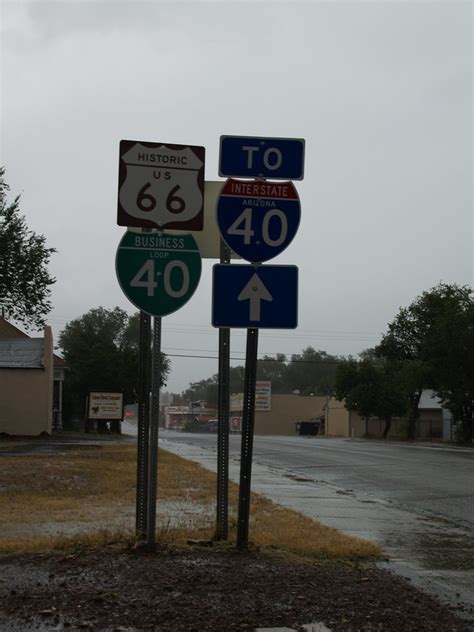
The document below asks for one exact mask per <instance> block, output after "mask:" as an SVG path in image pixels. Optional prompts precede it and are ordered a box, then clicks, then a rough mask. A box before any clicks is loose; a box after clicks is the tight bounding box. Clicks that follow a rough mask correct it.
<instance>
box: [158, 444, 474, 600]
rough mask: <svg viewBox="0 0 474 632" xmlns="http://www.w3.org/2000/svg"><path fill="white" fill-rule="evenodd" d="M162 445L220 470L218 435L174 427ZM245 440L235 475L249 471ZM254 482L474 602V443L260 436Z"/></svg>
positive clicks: (422, 580) (403, 568)
mask: <svg viewBox="0 0 474 632" xmlns="http://www.w3.org/2000/svg"><path fill="white" fill-rule="evenodd" d="M160 442H161V445H162V447H164V448H166V449H167V450H170V451H172V452H174V453H176V454H179V455H181V456H183V457H185V458H189V459H192V460H194V461H197V462H199V463H201V464H202V465H204V466H205V467H207V468H209V469H211V470H214V471H215V469H216V435H193V434H185V433H175V432H170V431H164V432H162V433H161V437H160ZM239 450H240V437H238V436H232V437H231V446H230V477H231V479H232V480H235V481H238V478H239ZM252 489H253V490H254V491H257V492H260V493H262V494H264V495H265V496H267V497H268V498H270V499H271V500H273V501H274V502H277V503H280V504H282V505H284V506H286V507H290V508H292V509H295V510H297V511H300V512H302V513H304V514H306V515H308V516H310V517H312V518H315V519H317V520H319V521H320V522H322V523H323V524H326V525H329V526H333V527H336V528H337V529H340V530H341V531H344V532H345V533H348V534H350V535H356V536H360V537H363V538H367V539H369V540H372V541H375V542H377V543H378V544H380V545H381V546H382V548H383V550H384V551H385V552H386V554H387V556H388V558H389V561H387V562H384V563H382V565H383V566H385V567H387V568H389V569H391V570H393V571H395V572H397V573H399V574H401V575H403V576H405V577H408V578H410V579H411V581H412V582H413V584H415V585H417V586H419V587H421V588H422V589H424V590H425V591H427V592H430V593H432V594H435V595H436V596H437V597H438V598H439V599H441V601H445V602H447V603H449V604H451V605H453V604H462V605H464V606H465V607H468V608H470V609H471V608H474V537H473V526H474V450H472V449H468V448H466V449H459V448H455V447H442V446H435V445H433V446H426V445H404V444H390V443H388V444H386V443H379V442H375V441H374V442H372V441H351V440H343V439H325V438H321V439H317V438H309V439H306V438H302V437H255V446H254V458H253V467H252Z"/></svg>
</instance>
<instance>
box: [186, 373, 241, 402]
mask: <svg viewBox="0 0 474 632" xmlns="http://www.w3.org/2000/svg"><path fill="white" fill-rule="evenodd" d="M229 388H230V392H231V393H241V392H242V391H243V388H244V367H243V366H231V367H230V369H229ZM218 392H219V374H218V373H215V374H214V375H213V376H212V377H208V378H207V379H205V380H200V381H199V382H192V383H191V384H190V385H189V388H187V389H186V390H185V391H184V392H183V393H181V398H182V399H183V400H184V401H187V402H191V401H199V400H202V401H205V402H206V404H207V405H208V406H214V407H216V406H217V400H218Z"/></svg>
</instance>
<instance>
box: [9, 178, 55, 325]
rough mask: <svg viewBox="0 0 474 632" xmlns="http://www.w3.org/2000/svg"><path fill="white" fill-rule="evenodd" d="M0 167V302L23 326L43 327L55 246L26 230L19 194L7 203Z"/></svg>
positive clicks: (44, 238)
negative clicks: (47, 245)
mask: <svg viewBox="0 0 474 632" xmlns="http://www.w3.org/2000/svg"><path fill="white" fill-rule="evenodd" d="M4 174H5V169H4V168H3V167H1V168H0V302H1V303H2V305H3V306H4V307H6V308H7V310H8V313H9V316H10V317H12V318H14V319H16V320H18V321H20V322H21V323H22V324H23V325H24V326H25V328H26V329H30V328H32V327H37V328H39V327H42V326H44V323H45V316H46V315H47V314H48V313H49V312H50V311H51V301H50V296H51V289H50V287H51V285H53V283H55V281H56V279H55V278H54V277H52V276H51V275H50V274H49V272H48V269H47V266H48V263H49V260H50V257H51V255H52V254H53V253H54V252H56V250H55V249H54V248H47V247H46V237H45V236H44V235H38V234H36V233H35V232H33V231H31V230H29V229H28V227H27V224H26V220H25V218H24V216H22V215H21V214H20V196H19V195H18V196H17V197H16V198H15V199H14V200H13V202H12V203H11V204H8V203H7V192H8V191H9V190H10V187H9V186H8V184H7V183H6V182H5V180H4Z"/></svg>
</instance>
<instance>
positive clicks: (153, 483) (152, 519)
mask: <svg viewBox="0 0 474 632" xmlns="http://www.w3.org/2000/svg"><path fill="white" fill-rule="evenodd" d="M160 384H161V318H153V349H152V366H151V418H150V444H149V453H150V459H149V464H148V515H147V518H148V520H147V548H148V549H150V550H154V549H155V547H156V492H157V480H158V422H159V414H160Z"/></svg>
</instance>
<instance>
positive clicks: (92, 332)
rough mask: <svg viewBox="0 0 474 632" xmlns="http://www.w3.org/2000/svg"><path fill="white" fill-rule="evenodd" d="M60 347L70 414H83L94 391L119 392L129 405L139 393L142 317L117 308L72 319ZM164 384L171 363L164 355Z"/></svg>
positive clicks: (60, 339)
mask: <svg viewBox="0 0 474 632" xmlns="http://www.w3.org/2000/svg"><path fill="white" fill-rule="evenodd" d="M59 344H60V346H61V348H62V350H63V353H64V359H65V360H66V363H67V365H68V367H69V369H70V370H69V371H68V374H67V377H66V389H65V398H66V402H65V403H66V404H68V407H69V411H70V412H73V411H74V412H76V413H77V412H82V410H83V408H82V406H83V405H84V401H85V398H86V396H87V395H88V393H89V392H90V391H116V392H122V393H123V394H124V401H125V403H132V402H135V401H136V399H137V393H138V359H139V314H138V313H137V314H134V315H133V316H128V314H127V313H126V312H125V311H124V310H122V309H120V308H119V307H115V308H114V309H110V310H107V309H104V308H103V307H98V308H96V309H91V310H89V311H88V312H87V313H86V314H84V315H83V316H81V317H80V318H76V319H75V320H72V321H71V322H70V323H68V324H67V325H66V327H65V328H64V329H63V331H62V332H61V333H60V335H59ZM161 362H162V371H161V376H162V385H164V383H165V381H166V378H167V376H168V374H169V371H170V362H169V360H168V358H167V357H166V356H165V355H164V354H162V355H161Z"/></svg>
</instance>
